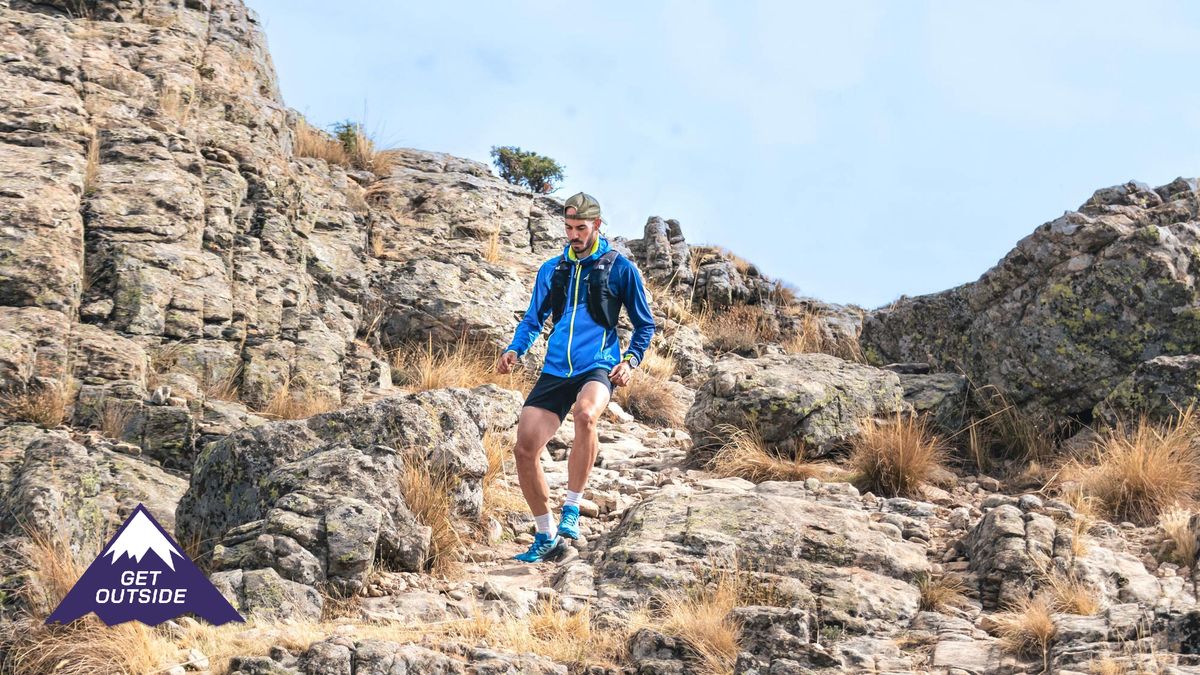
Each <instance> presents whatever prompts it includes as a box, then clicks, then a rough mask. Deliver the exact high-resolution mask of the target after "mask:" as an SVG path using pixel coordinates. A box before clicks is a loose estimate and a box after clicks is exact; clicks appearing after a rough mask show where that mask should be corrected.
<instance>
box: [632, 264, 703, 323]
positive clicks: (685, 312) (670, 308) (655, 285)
mask: <svg viewBox="0 0 1200 675" xmlns="http://www.w3.org/2000/svg"><path fill="white" fill-rule="evenodd" d="M674 280H675V277H674V276H672V277H671V278H670V279H669V280H667V281H666V282H662V281H658V280H656V279H653V278H650V277H646V278H645V279H644V280H643V281H644V283H645V285H646V288H647V290H649V291H650V295H651V296H652V297H653V305H654V309H655V311H657V312H661V313H662V314H663V315H664V316H666V317H667V318H668V319H670V320H671V321H675V322H678V323H681V324H687V325H694V324H698V323H699V321H700V319H699V315H698V314H696V313H695V312H693V311H692V308H691V305H690V303H689V302H688V301H687V300H686V299H684V298H680V297H678V296H677V295H676V294H675V293H673V292H671V284H672V283H674Z"/></svg>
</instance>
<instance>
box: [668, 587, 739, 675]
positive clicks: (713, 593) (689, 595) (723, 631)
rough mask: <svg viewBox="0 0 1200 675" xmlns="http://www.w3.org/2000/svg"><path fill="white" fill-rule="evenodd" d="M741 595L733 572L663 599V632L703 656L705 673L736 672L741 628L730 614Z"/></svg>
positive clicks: (701, 662) (700, 657) (702, 661)
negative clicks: (735, 665)
mask: <svg viewBox="0 0 1200 675" xmlns="http://www.w3.org/2000/svg"><path fill="white" fill-rule="evenodd" d="M739 595H740V591H739V583H738V580H737V576H736V575H735V574H734V573H731V572H730V573H725V574H720V575H718V576H717V579H716V580H715V582H713V583H708V584H703V585H699V584H698V585H695V586H692V587H691V588H688V589H685V590H684V591H682V592H678V593H674V594H670V595H667V596H666V597H664V598H663V614H664V615H663V619H662V630H663V632H664V633H666V634H668V635H672V636H674V637H677V638H679V639H681V640H683V641H684V642H686V643H687V645H688V647H690V648H691V650H692V651H693V652H695V653H696V656H697V657H698V658H699V660H700V664H701V667H702V672H706V673H714V674H716V673H730V672H732V671H733V665H734V663H735V662H736V661H737V655H738V641H739V640H740V638H741V627H740V626H738V624H737V622H735V621H734V620H732V619H731V618H730V617H729V613H730V612H731V611H732V610H733V609H734V608H735V607H737V606H738V604H739V603H738V600H739Z"/></svg>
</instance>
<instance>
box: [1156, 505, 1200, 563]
mask: <svg viewBox="0 0 1200 675" xmlns="http://www.w3.org/2000/svg"><path fill="white" fill-rule="evenodd" d="M1198 521H1200V518H1197V516H1196V514H1194V513H1193V512H1192V511H1191V510H1188V509H1181V508H1179V507H1172V508H1170V509H1167V510H1166V511H1164V512H1162V513H1160V514H1159V516H1158V526H1159V528H1161V529H1162V531H1163V534H1164V535H1166V537H1167V542H1168V543H1169V548H1168V550H1167V555H1168V556H1169V557H1170V559H1171V561H1172V562H1174V563H1176V564H1178V565H1183V566H1185V567H1191V566H1193V565H1195V564H1196V553H1197V550H1198V548H1200V542H1198V541H1197V539H1198V538H1200V528H1198V527H1197V525H1200V522H1198Z"/></svg>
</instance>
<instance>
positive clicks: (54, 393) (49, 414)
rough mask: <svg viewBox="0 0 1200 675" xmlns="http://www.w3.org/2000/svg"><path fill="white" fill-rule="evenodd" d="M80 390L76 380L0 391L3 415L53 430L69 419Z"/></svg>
mask: <svg viewBox="0 0 1200 675" xmlns="http://www.w3.org/2000/svg"><path fill="white" fill-rule="evenodd" d="M77 393H78V385H77V384H76V382H75V381H74V380H71V379H68V380H67V381H66V382H61V381H55V382H54V383H53V384H44V385H39V384H30V385H26V386H25V387H23V388H20V389H13V390H10V391H7V392H4V393H0V415H3V416H4V417H5V418H7V419H9V420H11V421H15V422H32V423H33V424H36V425H38V426H40V427H42V428H44V429H53V428H55V427H58V426H60V425H61V424H62V423H63V422H65V421H66V419H67V415H68V413H69V412H70V409H71V403H72V401H74V400H75V395H76V394H77Z"/></svg>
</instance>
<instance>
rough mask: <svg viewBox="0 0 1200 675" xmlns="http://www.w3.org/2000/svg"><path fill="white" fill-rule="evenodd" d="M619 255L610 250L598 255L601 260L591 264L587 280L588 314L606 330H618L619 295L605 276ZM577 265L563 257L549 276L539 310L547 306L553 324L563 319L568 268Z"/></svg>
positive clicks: (609, 272)
mask: <svg viewBox="0 0 1200 675" xmlns="http://www.w3.org/2000/svg"><path fill="white" fill-rule="evenodd" d="M618 255H620V253H618V252H617V251H614V250H611V249H610V250H609V251H608V252H606V253H605V254H604V255H602V256H600V259H599V260H597V261H596V262H595V263H593V264H592V266H591V271H590V272H589V273H588V278H587V310H588V314H591V315H592V320H593V321H595V322H596V323H597V324H599V325H601V326H604V327H605V328H609V329H612V328H616V327H617V318H618V317H619V315H620V313H621V296H620V295H618V294H616V293H614V292H613V291H612V289H610V288H609V287H608V275H609V274H611V273H612V268H613V264H614V263H615V262H616V260H617V256H618ZM576 264H577V263H573V262H571V261H570V260H567V257H566V256H563V257H562V258H561V259H559V261H558V264H557V265H555V266H554V273H553V275H552V276H551V277H550V292H549V293H547V294H546V299H545V300H544V301H543V304H542V307H541V309H542V311H545V308H546V304H549V305H550V309H551V312H552V314H551V316H553V317H554V322H555V323H558V320H559V319H560V318H562V315H563V310H565V309H566V306H567V292H568V288H567V286H568V285H569V283H570V280H571V268H572V267H574V266H575V265H576ZM581 271H582V270H581Z"/></svg>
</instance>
